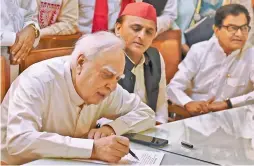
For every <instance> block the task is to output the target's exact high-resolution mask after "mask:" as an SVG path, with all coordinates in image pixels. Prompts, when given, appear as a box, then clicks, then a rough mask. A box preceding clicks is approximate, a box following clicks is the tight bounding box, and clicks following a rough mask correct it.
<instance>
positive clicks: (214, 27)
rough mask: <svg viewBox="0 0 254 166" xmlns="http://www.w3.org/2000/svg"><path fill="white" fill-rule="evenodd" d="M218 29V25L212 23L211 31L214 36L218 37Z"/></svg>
mask: <svg viewBox="0 0 254 166" xmlns="http://www.w3.org/2000/svg"><path fill="white" fill-rule="evenodd" d="M219 30H220V29H219V27H217V26H215V25H213V31H214V34H215V36H216V37H218V33H219Z"/></svg>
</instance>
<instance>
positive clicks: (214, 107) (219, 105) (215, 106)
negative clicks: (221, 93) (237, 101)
mask: <svg viewBox="0 0 254 166" xmlns="http://www.w3.org/2000/svg"><path fill="white" fill-rule="evenodd" d="M208 109H209V111H212V112H216V111H221V110H226V109H228V104H227V102H225V101H216V102H213V103H211V104H209V105H208Z"/></svg>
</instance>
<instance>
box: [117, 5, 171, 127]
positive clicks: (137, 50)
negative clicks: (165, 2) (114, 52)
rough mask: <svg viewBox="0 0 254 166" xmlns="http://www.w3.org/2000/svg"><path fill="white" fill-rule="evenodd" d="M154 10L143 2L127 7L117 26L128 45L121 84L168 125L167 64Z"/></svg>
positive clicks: (118, 32) (118, 33) (159, 120)
mask: <svg viewBox="0 0 254 166" xmlns="http://www.w3.org/2000/svg"><path fill="white" fill-rule="evenodd" d="M156 25H157V16H156V10H155V8H154V7H153V6H152V5H150V4H148V3H144V2H137V3H135V4H134V3H132V4H129V5H127V6H126V8H125V9H124V11H123V12H122V14H121V15H120V17H119V18H118V19H117V22H116V25H115V34H116V35H117V36H119V37H121V38H122V39H123V40H124V41H125V44H126V48H125V52H126V58H125V61H126V63H125V70H124V74H125V78H124V79H122V80H120V81H119V84H120V85H121V86H122V87H123V88H124V89H126V90H127V91H128V92H130V93H135V94H137V95H138V96H139V97H140V98H141V100H142V101H143V102H144V103H146V104H147V105H148V106H150V107H151V108H152V109H153V110H154V111H155V112H156V121H157V122H159V123H166V122H167V121H168V110H167V107H168V105H167V97H166V96H167V95H166V76H165V64H164V60H163V58H162V56H161V55H160V53H159V52H158V50H157V49H155V48H151V47H150V45H151V44H152V41H153V39H154V38H155V36H156V29H157V28H156Z"/></svg>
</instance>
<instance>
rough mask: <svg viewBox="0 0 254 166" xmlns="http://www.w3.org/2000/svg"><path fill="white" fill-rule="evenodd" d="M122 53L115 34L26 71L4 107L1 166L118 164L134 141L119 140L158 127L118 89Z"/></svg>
mask: <svg viewBox="0 0 254 166" xmlns="http://www.w3.org/2000/svg"><path fill="white" fill-rule="evenodd" d="M123 48H124V43H123V41H122V40H121V39H119V38H118V37H116V36H114V35H113V34H112V33H109V32H98V33H95V34H89V35H86V36H83V37H82V38H81V39H80V40H79V41H78V43H77V44H76V47H75V49H74V51H73V53H72V55H71V56H66V57H58V58H54V59H51V60H46V61H43V62H40V63H37V64H34V65H32V66H31V67H29V68H28V69H27V70H26V71H24V72H23V73H22V74H21V75H20V76H19V77H18V78H17V80H15V82H14V83H13V84H12V86H11V88H10V90H9V92H8V94H7V96H6V97H5V99H4V101H3V103H2V105H1V134H2V137H1V159H2V161H4V162H6V163H8V164H23V163H26V162H29V161H32V160H35V159H39V158H44V157H54V158H93V159H98V160H104V161H109V162H117V161H119V160H120V159H121V157H123V156H124V155H126V154H127V153H128V152H129V140H128V139H127V138H125V137H122V136H119V135H121V134H123V133H126V132H140V131H143V130H146V129H148V128H151V127H154V125H155V115H154V111H153V110H151V109H150V108H149V107H148V106H147V105H145V104H144V103H142V102H141V100H140V98H139V97H137V96H136V95H134V94H129V93H128V92H127V91H126V90H124V89H123V88H122V87H121V86H119V85H118V84H117V82H118V80H119V79H120V78H122V77H123V71H124V64H125V56H124V52H123ZM112 116H114V117H116V119H115V120H114V121H112V122H110V123H108V124H107V125H105V126H102V127H101V128H100V129H95V130H94V129H93V128H95V125H96V121H97V120H98V119H99V118H101V117H112ZM91 129H93V130H92V131H93V132H92V133H90V131H91ZM112 134H115V135H112ZM88 135H90V136H89V137H90V138H93V139H87V137H88Z"/></svg>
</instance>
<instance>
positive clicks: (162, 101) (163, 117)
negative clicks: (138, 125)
mask: <svg viewBox="0 0 254 166" xmlns="http://www.w3.org/2000/svg"><path fill="white" fill-rule="evenodd" d="M160 59H161V80H160V82H159V93H158V100H157V105H156V112H155V115H156V116H155V118H156V121H158V122H161V123H167V122H168V101H167V93H166V74H165V63H164V60H163V57H162V56H160ZM130 60H131V59H130ZM144 63H145V57H144V56H143V58H142V59H141V61H140V63H139V64H138V65H137V66H135V67H134V68H133V69H132V71H131V72H132V73H133V74H134V75H135V76H136V82H135V86H134V93H135V94H137V95H138V96H139V97H140V98H141V100H142V101H143V102H144V103H147V93H146V86H145V77H144V75H145V74H144Z"/></svg>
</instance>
